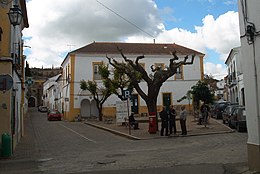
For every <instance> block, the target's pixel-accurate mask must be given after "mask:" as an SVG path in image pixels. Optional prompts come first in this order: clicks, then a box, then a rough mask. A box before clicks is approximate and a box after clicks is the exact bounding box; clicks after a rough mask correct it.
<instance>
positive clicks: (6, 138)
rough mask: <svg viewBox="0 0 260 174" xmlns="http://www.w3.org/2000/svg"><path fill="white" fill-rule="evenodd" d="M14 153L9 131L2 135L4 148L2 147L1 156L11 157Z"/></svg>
mask: <svg viewBox="0 0 260 174" xmlns="http://www.w3.org/2000/svg"><path fill="white" fill-rule="evenodd" d="M11 155H12V146H11V137H10V135H8V134H7V133H4V134H3V135H2V148H1V156H2V157H5V158H7V157H10V156H11Z"/></svg>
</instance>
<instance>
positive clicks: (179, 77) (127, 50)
mask: <svg viewBox="0 0 260 174" xmlns="http://www.w3.org/2000/svg"><path fill="white" fill-rule="evenodd" d="M117 47H120V48H121V49H122V50H123V53H124V54H125V56H126V57H127V58H129V59H132V60H134V59H136V57H137V56H140V55H144V56H145V58H144V59H142V60H140V61H139V62H140V63H141V64H143V66H144V67H145V70H146V71H147V72H148V74H150V73H152V71H151V69H150V67H151V65H154V66H155V67H158V66H161V67H166V66H167V65H169V60H170V58H173V56H172V55H171V51H174V50H176V52H177V56H178V57H179V58H180V59H181V60H183V59H184V57H185V56H187V55H190V57H191V55H193V54H195V59H194V62H193V64H192V65H184V66H181V67H180V68H179V70H178V72H179V73H177V74H175V75H174V76H173V77H171V78H169V79H168V80H167V81H166V82H165V83H164V84H163V86H162V87H161V90H160V93H159V96H158V100H157V106H158V107H161V106H162V105H166V104H174V105H179V104H187V105H188V100H183V101H182V102H180V103H178V102H177V100H178V99H180V98H182V97H183V96H184V95H186V93H187V91H188V90H190V88H191V87H192V86H193V85H195V84H196V83H197V82H198V81H199V80H202V79H203V75H204V72H203V57H204V54H202V53H200V52H197V51H195V50H192V49H189V48H185V47H182V46H180V45H177V44H154V43H151V44H141V43H99V42H94V43H91V44H89V45H86V46H84V47H82V48H79V49H77V50H75V51H72V52H70V53H68V55H67V56H66V58H65V59H64V61H63V63H62V65H61V66H62V67H63V78H62V79H64V80H63V98H64V103H63V108H64V118H65V119H67V120H70V121H72V120H74V118H75V117H76V116H77V115H78V114H80V115H81V116H86V117H89V116H92V115H94V116H98V111H97V109H96V106H95V101H94V100H93V98H92V96H91V94H90V93H89V92H88V91H82V90H81V89H80V81H81V80H85V81H88V80H90V81H93V80H95V81H96V82H98V83H100V84H101V82H102V80H101V76H100V74H99V73H98V67H99V66H100V65H101V64H108V60H107V58H106V56H108V57H113V58H116V59H117V60H118V61H120V59H122V57H121V55H120V52H119V51H118V49H117ZM190 59H191V58H189V59H188V61H190ZM141 87H142V89H146V88H147V85H146V83H145V82H141ZM118 100H119V99H118V97H117V96H115V95H112V96H110V97H109V98H108V100H107V101H106V102H105V103H104V107H103V114H104V115H106V116H115V112H116V111H115V109H116V107H115V104H116V101H118ZM132 101H133V102H132V103H133V110H134V112H135V113H136V114H143V113H146V114H147V113H148V111H147V107H146V104H145V102H144V100H142V98H141V97H140V96H139V95H138V93H136V92H135V91H134V92H133V95H132ZM166 102H168V103H166Z"/></svg>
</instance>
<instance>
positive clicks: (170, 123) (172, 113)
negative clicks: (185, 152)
mask: <svg viewBox="0 0 260 174" xmlns="http://www.w3.org/2000/svg"><path fill="white" fill-rule="evenodd" d="M187 115H188V113H187V111H186V109H185V106H181V111H180V125H181V132H182V133H181V135H187V128H186V120H187ZM160 118H161V136H164V133H165V135H166V136H169V135H171V134H172V133H174V135H176V133H177V130H176V110H175V109H174V107H173V105H171V106H170V110H169V112H167V111H166V107H165V106H163V109H162V111H161V112H160Z"/></svg>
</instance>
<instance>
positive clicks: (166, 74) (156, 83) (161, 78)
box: [106, 48, 195, 115]
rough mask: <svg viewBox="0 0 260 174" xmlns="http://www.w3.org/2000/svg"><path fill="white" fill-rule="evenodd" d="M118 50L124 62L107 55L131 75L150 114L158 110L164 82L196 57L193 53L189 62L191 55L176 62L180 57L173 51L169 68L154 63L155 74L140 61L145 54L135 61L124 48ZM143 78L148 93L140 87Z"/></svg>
mask: <svg viewBox="0 0 260 174" xmlns="http://www.w3.org/2000/svg"><path fill="white" fill-rule="evenodd" d="M118 51H119V52H120V54H121V56H122V58H123V60H124V62H118V61H117V60H115V59H113V58H111V57H108V56H106V57H107V59H108V61H109V64H110V65H112V66H113V67H114V68H115V69H117V70H118V71H120V72H123V73H125V74H126V75H127V76H128V77H129V79H130V80H131V83H132V85H133V87H134V88H135V90H136V91H137V92H138V94H139V95H140V96H141V97H142V98H143V100H144V101H145V102H146V105H147V108H148V112H149V114H151V113H153V114H154V113H156V112H157V109H156V108H157V107H156V106H157V97H158V94H159V91H160V88H161V86H162V84H163V83H164V82H165V81H166V80H167V79H168V78H170V77H172V76H173V75H174V74H175V73H176V72H177V69H178V67H180V66H182V65H190V64H193V61H194V57H195V54H193V55H192V57H191V61H190V62H187V60H188V58H189V55H187V56H186V57H184V60H183V61H178V62H176V61H177V60H179V57H178V56H177V55H176V51H172V52H171V55H172V56H173V58H170V60H169V66H168V68H165V69H162V67H160V68H159V67H156V68H155V67H154V66H153V65H152V66H151V70H152V72H153V74H150V75H149V74H148V73H147V72H146V71H145V69H144V68H143V67H142V65H141V64H140V63H139V60H141V59H144V58H145V56H143V55H142V56H138V57H137V58H136V59H135V61H133V60H131V59H128V58H127V57H126V56H125V55H124V53H123V50H122V49H120V48H118ZM141 80H143V81H145V82H146V84H147V89H148V91H147V93H145V91H144V90H143V89H142V88H141V87H140V82H141ZM156 115H157V114H156Z"/></svg>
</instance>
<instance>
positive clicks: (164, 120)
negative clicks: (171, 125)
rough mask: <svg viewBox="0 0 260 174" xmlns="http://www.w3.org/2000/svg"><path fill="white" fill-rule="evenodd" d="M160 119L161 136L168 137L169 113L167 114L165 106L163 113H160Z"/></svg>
mask: <svg viewBox="0 0 260 174" xmlns="http://www.w3.org/2000/svg"><path fill="white" fill-rule="evenodd" d="M160 118H161V136H163V135H164V130H165V135H166V136H168V113H167V112H166V108H165V106H163V109H162V111H161V112H160Z"/></svg>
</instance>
